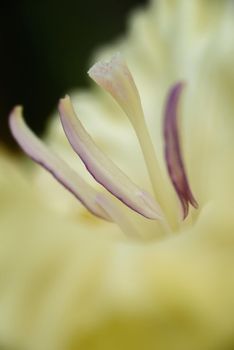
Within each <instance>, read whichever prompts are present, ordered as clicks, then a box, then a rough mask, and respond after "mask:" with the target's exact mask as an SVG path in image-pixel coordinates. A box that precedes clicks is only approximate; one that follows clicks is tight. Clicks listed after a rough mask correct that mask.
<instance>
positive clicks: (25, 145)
mask: <svg viewBox="0 0 234 350" xmlns="http://www.w3.org/2000/svg"><path fill="white" fill-rule="evenodd" d="M9 124H10V129H11V132H12V134H13V136H14V138H15V140H16V141H17V142H18V144H19V145H20V147H21V148H22V149H23V150H24V152H25V153H26V154H27V155H28V156H29V157H30V158H32V159H33V160H34V161H35V162H36V163H38V164H40V165H41V166H42V167H43V168H45V169H46V170H47V171H48V172H50V173H51V174H52V175H53V176H54V177H55V178H56V179H57V180H58V182H60V183H61V184H62V185H63V186H64V187H65V188H66V189H67V190H68V191H70V192H71V193H72V194H73V195H74V196H75V197H76V198H77V199H78V200H79V201H80V202H81V203H82V204H83V205H84V206H85V207H86V208H87V209H88V210H89V211H90V212H92V213H93V214H94V215H96V216H99V217H101V218H103V219H106V220H108V221H110V220H111V219H110V216H109V215H108V214H107V212H106V211H104V210H103V209H102V208H101V207H100V206H99V205H98V204H97V202H96V196H97V191H95V190H94V189H93V188H92V187H91V186H90V185H88V184H87V183H86V182H85V181H84V180H83V179H82V178H81V177H80V176H79V175H78V174H77V173H76V172H75V171H74V170H72V169H71V168H70V167H69V166H68V164H67V163H65V162H64V161H63V160H62V159H61V158H59V157H58V156H57V155H56V154H55V153H53V152H52V151H51V150H50V149H49V148H48V147H46V146H45V145H44V144H43V143H42V142H41V140H40V139H39V138H38V137H37V136H36V135H35V134H34V133H33V132H32V131H31V130H30V129H29V128H28V126H27V125H26V124H25V122H24V119H23V116H22V107H20V106H18V107H15V108H14V109H13V111H12V112H11V115H10V119H9Z"/></svg>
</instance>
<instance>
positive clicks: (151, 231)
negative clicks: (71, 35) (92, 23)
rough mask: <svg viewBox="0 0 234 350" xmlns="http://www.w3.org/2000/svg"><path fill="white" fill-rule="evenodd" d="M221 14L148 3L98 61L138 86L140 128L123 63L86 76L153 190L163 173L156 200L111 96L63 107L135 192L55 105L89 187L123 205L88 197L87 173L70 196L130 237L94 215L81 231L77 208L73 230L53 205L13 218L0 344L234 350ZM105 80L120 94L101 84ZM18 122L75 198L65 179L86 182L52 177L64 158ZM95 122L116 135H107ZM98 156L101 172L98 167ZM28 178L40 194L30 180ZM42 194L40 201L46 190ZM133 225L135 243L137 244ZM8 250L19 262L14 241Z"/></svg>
mask: <svg viewBox="0 0 234 350" xmlns="http://www.w3.org/2000/svg"><path fill="white" fill-rule="evenodd" d="M231 9H232V2H231V1H228V0H225V1H223V2H209V1H205V2H204V1H202V2H201V1H195V0H194V1H190V2H188V1H187V2H186V1H183V0H178V1H169V0H168V1H157V2H156V1H155V2H152V4H151V6H150V7H149V8H147V9H146V10H143V11H139V12H137V13H135V15H134V16H133V19H132V22H131V26H130V31H129V34H128V36H127V39H123V40H122V41H120V42H118V43H117V44H116V45H113V47H108V48H107V49H106V50H104V51H103V52H102V53H100V54H98V55H97V56H98V57H100V56H106V55H108V56H109V55H110V54H112V53H113V52H115V51H121V52H123V54H124V57H125V58H126V61H127V62H128V65H129V67H130V70H131V72H132V76H133V77H134V80H135V81H136V86H137V87H138V88H139V92H140V95H141V101H142V107H143V110H144V115H145V118H146V120H145V122H144V119H143V117H142V111H141V106H140V104H139V97H138V93H137V92H136V90H135V84H133V81H132V79H131V76H130V77H129V72H128V71H127V74H126V75H124V77H123V75H122V73H123V72H126V66H125V64H124V65H123V64H122V61H120V62H119V60H120V58H119V56H117V57H116V56H115V58H114V61H115V62H116V60H117V65H116V64H114V65H113V66H114V70H112V69H111V71H110V70H109V68H108V69H107V71H104V72H103V68H105V67H106V64H104V66H103V63H101V64H100V63H99V64H98V66H94V68H93V69H92V70H91V71H90V74H91V76H93V77H94V78H95V80H96V81H97V82H98V84H100V85H103V86H104V87H105V88H106V89H109V91H110V92H111V93H112V94H113V95H114V97H115V99H116V100H117V102H118V103H119V104H120V105H121V107H122V109H124V110H125V112H126V114H127V115H128V117H129V121H130V122H131V124H132V125H133V128H134V131H135V132H136V134H137V136H138V139H139V140H140V144H141V148H142V150H143V154H144V159H145V161H146V165H147V166H148V169H149V173H150V177H151V179H154V176H155V175H154V174H155V171H154V170H152V168H151V167H152V166H155V164H157V163H158V169H160V171H161V176H160V177H159V182H158V181H152V184H153V185H154V186H155V189H154V190H153V191H152V190H151V187H150V184H149V182H148V181H147V177H146V171H145V169H144V167H143V164H144V162H143V160H144V159H143V157H142V155H141V153H140V152H139V146H138V145H137V143H135V141H133V137H134V133H133V132H132V131H131V129H130V125H129V122H128V121H127V118H125V119H124V118H123V116H122V115H121V110H120V109H119V108H118V106H116V105H113V104H112V103H113V101H111V100H110V99H109V97H108V95H107V94H106V95H105V94H102V92H101V91H100V89H99V90H97V88H93V90H91V92H86V93H84V92H83V93H79V94H78V95H73V97H72V100H73V101H74V103H75V109H77V110H78V111H80V115H79V116H80V118H82V116H83V117H84V120H83V121H82V122H83V123H84V124H85V121H86V123H87V125H88V124H90V128H88V130H91V133H93V135H94V136H95V134H96V136H97V142H98V139H100V138H101V141H102V142H103V144H104V146H105V147H104V148H106V152H108V151H109V154H110V158H111V159H113V162H114V164H115V163H116V164H117V165H118V166H119V167H120V168H121V169H123V171H124V173H127V174H129V177H130V178H131V179H134V181H136V182H137V188H136V187H134V186H135V184H132V182H129V179H126V177H125V176H124V177H122V176H123V174H122V173H119V170H116V167H115V166H114V165H113V163H110V162H109V160H107V159H106V157H104V156H103V155H102V153H101V152H100V151H99V149H98V148H95V145H94V144H93V143H92V141H91V139H90V138H89V137H88V136H87V134H86V133H85V131H84V129H83V128H82V127H81V125H80V124H79V122H78V119H75V117H74V115H73V111H72V109H71V108H72V107H71V105H70V100H69V98H68V97H66V98H65V99H63V100H62V101H61V102H60V106H59V110H60V114H61V119H62V122H63V126H64V129H65V132H66V134H67V136H68V138H69V141H70V143H71V144H72V146H73V148H75V149H76V151H77V152H78V153H79V156H80V157H81V159H82V161H83V162H84V163H85V165H86V167H87V168H88V169H89V171H90V172H91V173H92V174H93V175H94V176H95V178H96V180H97V181H98V182H99V183H102V184H103V185H104V187H105V188H106V189H107V190H108V191H110V192H112V193H113V194H114V195H115V196H117V197H120V198H121V200H122V202H123V203H124V204H122V203H121V202H119V201H118V200H115V199H114V197H113V196H112V197H110V196H109V195H108V196H106V192H104V194H103V192H102V193H101V195H99V194H97V191H99V189H100V187H98V186H97V187H95V186H94V187H91V188H90V183H89V181H90V180H89V179H87V178H86V177H85V176H84V177H83V176H82V177H83V179H84V180H85V181H86V182H85V185H84V186H85V187H83V188H82V192H80V191H81V189H79V188H78V190H79V192H78V193H75V195H76V196H77V197H79V198H80V199H81V200H82V201H83V202H84V204H85V205H86V207H88V208H89V210H91V211H93V212H95V214H96V215H98V216H105V217H106V219H109V220H111V219H112V220H114V221H115V222H118V224H119V226H120V227H121V228H122V229H123V231H124V233H126V234H129V235H130V234H131V237H129V238H127V239H126V238H125V237H124V236H123V235H121V231H120V230H119V229H118V227H117V225H116V224H114V223H111V222H108V221H105V220H102V219H98V218H97V219H94V220H95V221H94V224H93V228H92V229H91V225H92V224H91V222H92V220H93V219H91V218H90V217H91V216H88V219H87V220H86V221H85V220H84V221H82V219H81V218H82V215H81V213H82V212H81V211H80V212H79V215H78V218H79V219H72V218H71V217H69V216H66V215H64V213H63V214H61V213H62V211H61V212H59V215H58V212H57V211H56V210H57V209H56V210H55V209H54V208H53V206H52V207H51V209H50V210H49V209H45V207H43V209H39V210H32V209H33V208H31V210H32V212H31V211H30V216H31V217H32V218H33V220H32V221H31V220H29V222H27V219H26V218H27V217H28V215H27V213H26V212H24V211H21V216H22V218H21V219H20V220H22V222H24V225H26V223H27V225H28V228H27V230H26V228H25V238H24V239H23V242H24V245H23V246H22V247H23V248H21V250H20V252H18V254H17V256H16V257H15V258H14V259H12V264H13V266H14V267H17V269H16V272H13V270H14V268H12V267H11V266H10V264H9V266H10V267H9V270H10V271H11V274H10V277H9V280H8V283H5V285H7V287H5V290H7V292H5V294H4V295H5V299H4V298H2V299H1V304H0V305H1V306H2V310H3V311H4V312H2V313H1V315H2V316H1V317H2V319H0V335H5V337H2V338H3V339H4V340H5V343H6V344H7V341H8V342H9V344H10V345H14V344H17V345H19V344H20V346H21V347H23V348H25V349H30V350H31V349H33V350H34V349H35V350H37V349H49V350H53V349H67V350H70V349H77V348H79V349H110V348H111V349H119V348H120V347H121V348H123V349H147V350H148V349H155V348H158V349H160V350H161V349H162V350H164V349H177V348H178V349H204V350H207V349H225V348H227V349H229V348H230V349H231V348H232V347H233V322H234V316H233V315H234V312H233V311H234V310H233V308H234V305H233V290H234V278H233V267H234V258H233V249H234V246H233V232H234V220H233V213H232V207H233V200H232V199H233V175H234V165H233V162H232V158H233V116H232V113H233V97H232V93H233V91H234V86H233V82H234V70H233V64H232V62H233V52H234V44H233V43H234V41H233V33H234V31H233V25H234V24H233V23H234V22H233V12H232V11H231ZM100 58H101V57H100ZM98 60H99V59H98ZM112 62H113V61H112ZM107 66H108V67H109V65H107ZM113 66H112V68H113ZM100 72H101V80H100ZM110 72H111V78H110V79H111V80H110V79H109V77H110ZM112 73H114V74H115V76H114V79H113V75H112ZM125 79H127V80H125ZM181 80H183V81H186V83H187V85H186V88H184V91H183V96H182V95H181V93H182V90H181V89H182V84H181V83H176V85H174V84H175V82H178V81H181ZM110 82H111V83H114V84H116V85H115V86H113V84H112V85H111V86H110ZM171 87H172V88H171ZM113 88H114V90H113ZM170 88H171V90H169V89H170ZM116 89H117V90H116ZM124 89H126V90H124ZM168 91H169V93H168ZM180 95H181V103H180V110H178V113H177V114H176V113H175V112H176V111H177V107H178V103H179V101H178V98H179V96H180ZM165 100H167V102H168V103H166V108H165ZM90 111H92V113H90ZM19 112H20V110H19V109H16V110H15V111H14V113H13V119H12V121H13V124H12V130H13V132H14V133H15V135H16V137H17V138H18V140H19V141H20V143H21V145H22V146H23V147H24V149H25V150H26V151H27V152H28V153H30V155H31V156H33V158H36V160H37V161H39V162H40V163H43V165H45V162H44V160H46V167H47V168H49V170H50V171H51V172H53V173H54V175H55V176H56V177H57V178H58V179H59V180H60V181H62V182H64V181H67V180H69V181H68V183H67V182H66V183H65V184H66V186H67V187H69V188H70V190H72V192H75V191H76V187H75V186H73V182H72V181H73V179H75V180H74V181H79V183H80V184H82V186H83V182H81V181H84V180H81V179H80V177H79V178H77V176H79V175H78V174H80V172H75V174H74V172H70V171H69V172H68V170H66V171H65V170H64V166H61V167H60V165H61V164H62V165H63V161H62V160H60V159H59V160H58V158H57V156H55V155H54V154H53V153H49V152H48V150H47V148H45V146H44V145H43V144H42V143H41V142H39V141H38V140H37V139H36V140H35V138H34V136H33V135H32V134H31V133H30V132H29V130H28V129H27V128H25V126H24V125H21V126H20V125H19V126H17V123H18V122H19V123H21V122H22V120H20V118H19V117H18V114H19ZM89 114H90V115H89ZM100 114H103V116H102V117H99V116H100ZM87 115H88V117H87ZM110 115H111V116H110ZM163 115H164V123H162V116H163ZM107 116H109V118H108V117H107ZM15 118H16V119H15ZM86 118H87V120H86ZM102 118H103V119H102ZM103 120H104V121H105V123H107V125H108V126H109V125H110V126H112V128H110V129H108V133H106V135H104V134H105V133H104V131H105V129H104V127H103V124H105V123H104V122H103ZM176 122H177V123H176ZM77 123H78V124H77ZM145 124H146V125H147V126H148V127H147V129H146V127H145ZM162 124H164V136H165V137H164V140H163V133H162V126H163V125H162ZM177 124H178V125H177ZM71 126H72V127H71ZM113 126H115V127H116V128H113ZM15 127H17V129H15ZM19 127H20V129H19ZM57 128H58V126H57V122H53V128H52V130H51V131H50V134H52V136H51V137H52V141H51V142H53V141H54V143H55V144H56V146H57V147H56V149H57V150H59V152H58V153H59V154H61V155H62V153H63V155H65V157H66V158H68V157H67V155H68V151H67V146H63V145H61V144H60V145H59V143H60V141H59V142H58V141H57V140H58V139H60V137H61V136H60V135H61V134H60V131H59V132H58V129H57ZM17 130H18V131H17ZM19 130H20V132H19ZM146 130H148V132H149V134H150V136H149V137H148V132H147V131H146ZM117 131H120V133H118V132H117ZM23 133H24V134H23ZM142 133H143V137H142ZM22 135H24V138H23V137H22ZM77 135H78V136H77ZM103 135H104V136H105V137H104V136H103ZM19 136H20V137H21V138H20V139H19ZM123 136H124V137H123ZM53 138H54V140H53ZM64 139H65V138H64ZM28 140H29V141H30V143H28ZM149 140H152V143H153V146H152V145H151V143H150V142H149ZM99 141H100V140H99ZM62 142H64V141H62ZM103 144H101V143H100V147H101V146H103ZM29 146H30V147H29ZM32 146H33V147H32ZM35 146H36V147H35ZM121 146H122V147H121ZM164 147H165V152H166V163H167V168H168V169H166V166H165V159H164V157H163V155H164V152H163V150H164ZM101 148H102V147H101ZM108 148H109V149H108ZM132 150H133V152H132ZM60 151H61V152H60ZM154 152H155V153H156V155H157V157H158V160H157V162H155V155H154V154H153V153H154ZM129 155H130V157H129ZM148 157H149V159H148ZM152 157H153V159H154V162H152ZM39 158H40V159H39ZM48 159H49V162H47V160H48ZM68 159H69V158H68ZM100 159H101V162H102V164H104V167H100ZM130 159H131V161H130ZM182 160H183V164H184V165H183V164H182V163H181V161H182ZM54 165H55V167H54ZM58 165H59V167H58ZM72 165H73V162H72ZM75 166H76V165H75V163H74V167H75ZM65 169H67V168H65ZM167 170H169V176H168V175H167ZM55 171H56V173H55ZM71 174H72V176H70V175H71ZM82 174H83V173H82ZM84 174H87V170H86V169H85V173H84ZM116 174H117V177H118V181H116ZM64 175H65V176H64ZM157 176H158V172H157ZM169 180H172V184H171V183H170V181H169ZM37 181H38V183H40V186H41V187H40V188H45V187H43V186H45V184H44V183H42V182H40V181H41V177H40V175H39V178H37ZM125 181H126V182H125ZM160 181H162V182H160ZM188 183H189V184H190V189H191V190H188V187H187V185H188ZM71 184H72V188H71ZM123 184H126V187H125V186H123ZM158 184H159V185H158ZM132 186H133V187H132ZM158 186H159V187H158ZM47 188H48V186H47ZM129 188H130V189H133V192H132V191H131V190H130V191H129ZM174 189H175V190H176V191H174ZM83 190H84V191H83ZM87 191H88V193H89V195H88V196H87ZM89 191H90V192H89ZM142 191H147V193H149V194H150V193H151V194H152V195H153V193H154V192H155V193H156V196H155V198H156V199H157V200H158V205H159V206H160V208H158V205H157V203H154V199H151V197H149V195H148V194H147V195H146V196H147V200H146V202H145V205H142V202H141V201H138V199H139V193H141V194H142ZM190 191H191V192H190ZM132 193H133V194H134V195H132ZM144 194H145V192H144ZM176 194H177V196H176ZM192 194H193V195H192ZM50 195H51V194H50ZM42 196H44V197H45V198H46V200H47V201H48V196H47V195H46V193H45V191H42ZM62 196H63V195H62ZM194 197H195V198H196V200H197V202H198V203H199V208H198V209H193V208H191V210H190V212H189V215H188V216H187V217H186V219H185V220H182V218H180V220H178V210H177V209H178V199H179V200H180V202H181V204H182V208H183V213H184V216H186V215H187V204H188V202H190V203H191V202H192V204H193V205H194V206H196V202H195V200H194ZM54 198H55V197H54ZM59 198H63V197H59ZM110 198H111V199H110ZM140 198H141V199H142V195H141V196H140ZM143 198H144V199H145V197H143ZM39 202H40V201H39ZM97 204H98V205H99V206H97ZM72 205H73V204H72ZM72 205H71V206H72ZM69 206H70V202H69V203H68V207H69ZM35 207H37V205H35ZM128 207H131V209H128ZM38 208H41V207H40V206H38ZM100 208H101V210H100ZM35 209H36V208H35ZM132 209H133V210H132ZM47 210H48V213H49V218H48V216H46V214H45V211H47ZM135 211H136V212H138V213H135ZM139 213H140V214H142V215H139ZM155 214H157V215H155ZM144 215H145V216H147V217H150V218H145V217H144ZM154 215H155V217H154ZM45 218H46V219H45ZM92 218H94V216H92ZM152 219H153V220H152ZM8 221H9V223H8V225H9V226H10V227H12V226H11V225H12V221H10V220H8ZM17 221H19V219H17ZM35 222H38V223H39V225H38V227H36V225H35ZM85 222H86V223H85ZM166 224H168V226H169V228H168V226H167V225H166ZM24 227H25V226H24ZM126 227H127V229H126ZM128 228H129V230H128ZM135 228H136V229H137V234H138V235H139V236H140V237H138V239H134V238H135V237H136V232H135ZM13 232H16V231H15V229H14V230H13ZM27 232H29V234H27ZM29 235H30V236H31V238H30V239H29ZM24 246H25V247H24ZM8 250H9V251H10V252H15V251H14V249H13V248H11V245H10V244H9V248H8ZM26 253H27V254H26ZM11 254H12V256H14V255H13V254H14V253H11ZM21 260H22V261H21ZM17 276H18V278H17ZM12 286H13V288H12ZM9 291H11V293H10V292H9Z"/></svg>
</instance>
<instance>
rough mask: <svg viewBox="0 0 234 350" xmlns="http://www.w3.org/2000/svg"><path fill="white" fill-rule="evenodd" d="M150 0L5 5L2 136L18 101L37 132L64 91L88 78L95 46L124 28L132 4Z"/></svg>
mask: <svg viewBox="0 0 234 350" xmlns="http://www.w3.org/2000/svg"><path fill="white" fill-rule="evenodd" d="M145 2H146V0H120V1H116V0H99V1H95V0H93V1H92V0H88V1H79V0H66V1H65V0H57V1H53V0H47V1H46V0H41V1H31V0H18V1H17V0H16V1H11V2H10V1H5V2H4V1H3V2H1V5H0V44H1V56H0V76H1V80H0V140H1V142H2V141H3V142H4V143H6V144H8V145H9V146H11V147H12V146H13V145H14V142H13V140H12V139H11V137H10V134H9V131H8V125H7V116H8V114H9V112H10V110H11V109H12V107H13V106H15V105H16V104H22V105H23V106H24V111H25V117H26V120H27V121H28V123H29V125H30V126H31V127H32V128H33V130H35V131H36V132H37V133H41V132H43V129H44V126H45V122H46V119H47V118H48V116H49V115H50V114H51V113H52V111H53V110H54V108H55V106H56V104H57V101H58V99H59V97H61V96H62V95H63V94H64V93H65V92H66V91H68V90H70V89H71V88H73V87H77V86H84V85H85V84H86V83H87V77H86V69H87V59H88V58H89V56H90V54H91V53H92V51H93V50H94V49H95V48H96V47H98V46H99V45H101V44H104V43H106V42H108V41H109V40H111V39H112V38H115V37H116V36H117V35H118V34H120V33H122V32H123V31H124V29H125V24H126V18H127V15H128V14H129V12H130V10H131V9H132V8H134V7H136V6H138V5H139V4H144V3H145Z"/></svg>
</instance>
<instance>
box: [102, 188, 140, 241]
mask: <svg viewBox="0 0 234 350" xmlns="http://www.w3.org/2000/svg"><path fill="white" fill-rule="evenodd" d="M96 201H97V203H98V204H99V205H100V207H102V208H103V209H104V210H105V211H106V213H107V214H108V215H109V216H110V217H111V218H112V220H113V221H114V222H115V223H116V224H117V225H118V226H119V227H120V229H121V230H122V231H123V233H124V234H125V235H126V236H127V237H130V238H139V237H140V234H139V232H138V230H137V228H136V227H135V226H134V223H133V222H132V221H131V219H130V218H129V217H128V215H127V214H126V213H125V212H124V211H123V210H121V207H120V205H122V203H121V204H120V205H117V203H115V201H114V200H109V198H108V196H107V195H106V194H103V193H99V194H98V195H97V197H96Z"/></svg>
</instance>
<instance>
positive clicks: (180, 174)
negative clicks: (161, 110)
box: [164, 82, 198, 219]
mask: <svg viewBox="0 0 234 350" xmlns="http://www.w3.org/2000/svg"><path fill="white" fill-rule="evenodd" d="M183 87H184V83H183V82H179V83H177V84H175V85H174V86H173V87H172V88H171V90H170V92H169V95H168V98H167V102H166V108H165V116H164V139H165V159H166V164H167V169H168V174H169V176H170V179H171V181H172V184H173V186H174V188H175V190H176V193H177V195H178V197H179V199H180V202H181V205H182V210H183V219H185V218H186V217H187V215H188V209H189V203H190V204H191V205H192V206H193V207H194V208H198V204H197V201H196V200H195V198H194V196H193V194H192V192H191V190H190V187H189V183H188V178H187V175H186V172H185V167H184V164H183V159H182V154H181V149H180V143H179V135H178V127H177V108H178V102H179V99H180V96H181V92H182V90H183Z"/></svg>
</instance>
